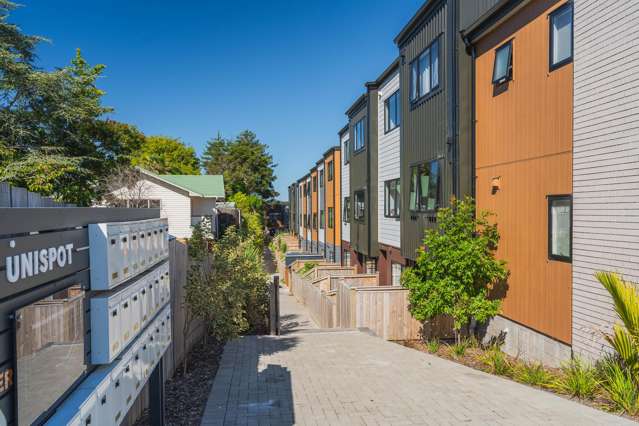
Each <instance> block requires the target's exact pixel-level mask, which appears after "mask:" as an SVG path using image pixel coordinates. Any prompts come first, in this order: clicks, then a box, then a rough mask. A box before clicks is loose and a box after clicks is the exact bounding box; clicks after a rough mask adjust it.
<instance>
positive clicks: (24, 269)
mask: <svg viewBox="0 0 639 426" xmlns="http://www.w3.org/2000/svg"><path fill="white" fill-rule="evenodd" d="M15 246H16V242H15V240H11V241H9V247H11V248H15ZM5 260H6V277H7V282H10V283H16V282H18V281H19V280H23V279H25V278H31V277H34V276H36V275H38V274H44V273H47V272H51V271H53V270H54V269H56V268H64V267H65V266H67V265H71V264H72V263H73V243H67V244H63V245H59V246H53V247H47V248H43V249H39V250H30V251H27V252H23V253H18V254H15V255H9V256H6V258H5Z"/></svg>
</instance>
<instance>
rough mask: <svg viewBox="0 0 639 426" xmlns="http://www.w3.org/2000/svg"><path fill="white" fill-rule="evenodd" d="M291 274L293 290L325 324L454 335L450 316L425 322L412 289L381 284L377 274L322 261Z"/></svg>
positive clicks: (413, 335) (385, 334) (391, 333)
mask: <svg viewBox="0 0 639 426" xmlns="http://www.w3.org/2000/svg"><path fill="white" fill-rule="evenodd" d="M293 269H294V268H293ZM291 277H292V280H291V281H292V286H291V290H292V292H293V294H294V295H295V297H296V299H297V300H298V302H300V303H302V304H304V305H305V306H306V308H307V309H308V311H309V314H310V316H311V318H312V319H313V321H315V322H316V323H317V324H318V325H319V326H320V327H321V328H344V329H353V328H367V329H369V330H370V331H371V332H373V333H374V334H376V335H377V336H379V337H381V338H383V339H385V340H416V339H420V338H423V337H425V336H439V337H450V336H451V335H452V322H451V321H450V319H438V320H437V321H432V322H428V323H421V322H420V321H417V320H416V319H415V318H413V317H412V315H411V314H410V311H409V301H408V289H406V288H403V287H392V286H380V285H379V279H378V276H377V274H355V271H354V268H345V267H340V266H337V265H322V266H318V267H316V268H315V269H313V270H312V271H310V272H308V273H307V274H306V275H301V274H299V273H298V272H296V271H295V270H292V271H291Z"/></svg>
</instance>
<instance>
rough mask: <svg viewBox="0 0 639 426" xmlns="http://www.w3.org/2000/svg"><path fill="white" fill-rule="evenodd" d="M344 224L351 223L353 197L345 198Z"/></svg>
mask: <svg viewBox="0 0 639 426" xmlns="http://www.w3.org/2000/svg"><path fill="white" fill-rule="evenodd" d="M342 220H343V221H344V223H348V222H350V221H351V197H344V211H343V212H342Z"/></svg>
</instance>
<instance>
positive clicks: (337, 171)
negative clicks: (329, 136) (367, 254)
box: [321, 146, 342, 263]
mask: <svg viewBox="0 0 639 426" xmlns="http://www.w3.org/2000/svg"><path fill="white" fill-rule="evenodd" d="M341 153H342V151H341V148H340V146H334V147H331V148H329V149H328V150H327V151H326V152H325V153H324V156H323V159H322V161H323V163H324V170H325V173H324V179H323V187H324V191H323V193H322V194H321V197H322V199H321V200H322V201H321V205H322V206H323V207H324V208H325V211H326V213H325V214H326V223H325V226H324V233H323V235H322V241H323V243H324V253H323V254H324V257H325V258H326V260H328V261H331V262H335V263H341V260H342V256H341V253H342V232H341V225H340V223H341V219H342V213H341V209H340V206H341V202H340V200H341V197H342V182H341V167H340V164H341V161H342V156H341Z"/></svg>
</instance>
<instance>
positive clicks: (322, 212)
mask: <svg viewBox="0 0 639 426" xmlns="http://www.w3.org/2000/svg"><path fill="white" fill-rule="evenodd" d="M324 228H325V227H324V209H322V210H320V212H319V229H324Z"/></svg>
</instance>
